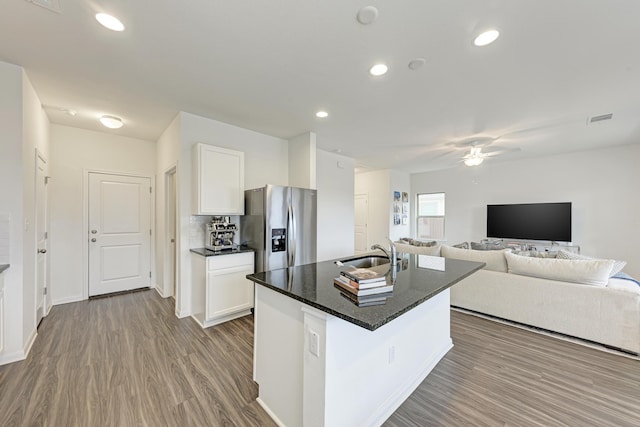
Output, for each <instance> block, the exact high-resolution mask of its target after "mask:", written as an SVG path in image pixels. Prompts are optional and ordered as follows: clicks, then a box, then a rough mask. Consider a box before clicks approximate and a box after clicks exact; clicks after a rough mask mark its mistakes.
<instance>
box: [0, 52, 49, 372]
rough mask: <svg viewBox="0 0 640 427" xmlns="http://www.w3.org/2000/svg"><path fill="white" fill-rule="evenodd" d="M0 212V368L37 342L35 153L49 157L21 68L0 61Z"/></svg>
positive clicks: (42, 122)
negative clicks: (0, 228)
mask: <svg viewBox="0 0 640 427" xmlns="http://www.w3.org/2000/svg"><path fill="white" fill-rule="evenodd" d="M0 93H1V94H2V96H0V129H1V136H2V141H1V142H0V201H1V202H0V213H2V216H3V217H4V218H6V217H9V218H10V225H9V229H10V230H9V233H10V236H9V245H8V246H9V264H10V268H9V270H7V271H6V272H5V279H4V280H5V291H4V298H5V302H4V307H5V314H4V316H5V317H4V325H5V330H4V333H5V348H4V350H3V352H2V354H0V364H4V363H9V362H12V361H16V360H21V359H24V357H25V356H26V354H27V353H28V350H29V348H30V346H31V344H32V343H33V341H34V339H35V337H36V323H35V319H36V310H35V301H36V299H35V266H36V249H35V247H36V241H35V240H36V235H35V228H34V225H35V184H34V183H35V164H36V161H35V159H36V148H38V149H39V150H40V152H41V153H43V154H45V155H46V154H47V153H48V152H49V146H48V144H49V135H48V134H49V120H48V119H47V116H46V114H45V113H44V111H43V110H42V107H41V102H40V100H39V99H38V96H37V95H36V93H35V91H34V90H33V87H32V86H31V83H30V82H29V79H28V77H27V75H26V74H25V73H24V71H23V69H22V68H21V67H18V66H16V65H12V64H7V63H3V62H0Z"/></svg>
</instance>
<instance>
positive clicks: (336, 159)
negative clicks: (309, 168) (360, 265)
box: [316, 150, 355, 261]
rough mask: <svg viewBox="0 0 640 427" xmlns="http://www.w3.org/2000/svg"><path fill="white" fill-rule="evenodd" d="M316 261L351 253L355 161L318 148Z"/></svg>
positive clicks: (352, 249) (352, 246)
mask: <svg viewBox="0 0 640 427" xmlns="http://www.w3.org/2000/svg"><path fill="white" fill-rule="evenodd" d="M316 161H317V168H316V171H317V184H318V261H326V260H329V259H333V258H341V257H345V256H350V255H353V253H354V238H353V233H354V217H353V205H354V203H353V202H354V199H353V189H354V167H355V162H354V160H353V159H350V158H348V157H345V156H341V155H339V154H335V153H329V152H327V151H322V150H318V151H317V153H316Z"/></svg>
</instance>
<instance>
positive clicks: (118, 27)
mask: <svg viewBox="0 0 640 427" xmlns="http://www.w3.org/2000/svg"><path fill="white" fill-rule="evenodd" d="M96 20H97V21H98V22H99V23H100V24H102V26H103V27H106V28H108V29H110V30H113V31H124V24H123V23H122V22H120V20H119V19H118V18H116V17H115V16H111V15H109V14H106V13H96Z"/></svg>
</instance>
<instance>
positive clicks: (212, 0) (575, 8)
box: [0, 0, 640, 172]
mask: <svg viewBox="0 0 640 427" xmlns="http://www.w3.org/2000/svg"><path fill="white" fill-rule="evenodd" d="M33 1H41V2H43V3H45V4H49V3H50V4H51V5H54V6H55V5H56V4H59V7H60V10H59V12H53V11H51V10H48V9H46V8H44V7H40V6H37V5H35V4H33V3H32V2H30V1H28V0H4V1H3V4H2V13H1V14H0V60H1V61H4V62H10V63H14V64H18V65H21V66H23V67H24V68H25V70H26V72H27V75H28V77H29V79H30V81H31V83H32V84H33V86H34V88H35V90H36V92H37V93H38V95H39V96H40V98H41V101H42V103H43V104H44V105H46V106H48V107H53V108H47V109H46V111H47V114H48V115H49V118H50V120H51V122H53V123H59V124H64V125H69V126H75V127H80V128H87V129H94V130H100V131H107V132H112V133H115V134H118V135H123V136H129V137H135V138H142V139H147V140H157V139H158V137H159V136H160V135H161V133H162V132H163V130H164V129H165V128H166V127H167V126H168V125H169V123H170V122H171V120H172V119H173V117H175V115H176V113H177V112H178V111H187V112H190V113H193V114H197V115H201V116H205V117H210V118H212V119H216V120H220V121H223V122H227V123H231V124H234V125H237V126H241V127H244V128H248V129H252V130H255V131H258V132H262V133H265V134H269V135H273V136H277V137H281V138H285V139H288V138H291V137H293V136H296V135H299V134H301V133H304V132H308V131H313V132H316V134H317V144H318V147H319V148H321V149H324V150H327V151H335V152H340V153H342V154H344V155H346V156H349V157H353V158H355V159H356V160H357V164H358V165H359V166H360V167H362V168H365V169H366V168H370V169H377V168H393V169H399V170H405V171H407V172H418V171H426V170H434V169H441V168H446V167H452V166H458V165H460V163H459V160H460V158H461V157H462V156H463V155H464V154H466V152H467V151H468V150H467V151H465V144H460V142H463V143H464V142H465V141H471V140H473V139H475V138H482V139H483V140H484V141H487V140H489V139H493V138H498V137H499V138H498V139H497V140H496V141H495V142H493V143H492V144H491V146H493V147H495V146H498V147H502V148H513V149H518V151H516V150H513V151H510V152H507V153H505V154H503V155H500V156H497V157H495V158H492V159H490V161H487V162H485V163H483V165H481V166H479V167H490V163H491V162H498V161H508V160H511V159H517V158H527V157H539V156H544V155H549V154H554V153H562V152H572V151H577V150H585V149H594V148H599V147H608V146H616V145H626V144H633V143H639V142H640V120H639V119H640V49H639V48H638V46H637V40H638V37H639V34H638V33H639V30H640V19H639V17H640V2H638V1H637V0H597V1H596V0H556V1H531V0H403V1H397V0H369V1H360V0H352V1H345V0H277V1H276V0H272V1H256V0H253V1H249V0H234V1H228V0H227V1H222V0H189V1H175V0H154V1H151V0H136V1H130V0H109V1H107V0H33ZM369 5H372V6H375V7H376V8H377V9H378V12H379V16H378V19H377V20H376V21H375V22H374V23H372V24H370V25H361V24H359V23H358V21H357V20H356V15H357V13H358V11H359V10H360V9H361V8H362V7H365V6H369ZM97 12H107V13H110V14H112V15H115V16H117V17H118V18H119V19H120V20H121V21H122V22H123V23H124V25H125V26H126V30H125V31H124V32H120V33H117V32H112V31H109V30H107V29H105V28H103V27H101V26H100V25H99V24H98V23H97V22H96V21H95V19H94V15H95V14H96V13H97ZM487 28H497V29H499V31H500V34H501V35H500V38H498V40H497V41H496V42H494V43H493V44H490V45H488V46H485V47H476V46H474V45H473V43H472V41H473V38H474V37H475V36H476V35H478V34H479V33H480V32H481V31H482V30H485V29H487ZM414 58H424V59H425V60H426V63H425V65H424V66H423V67H421V68H419V69H417V70H411V69H410V68H409V67H408V63H409V62H410V61H411V60H412V59H414ZM376 62H384V63H386V64H387V65H388V66H389V72H388V73H387V74H386V75H384V76H381V77H373V76H370V75H369V74H368V69H369V68H370V67H371V66H372V65H373V64H374V63H376ZM60 109H74V110H76V111H77V115H76V116H73V117H72V116H69V115H67V114H65V113H64V112H62V111H59V110H60ZM320 109H323V110H326V111H328V112H329V117H327V118H324V119H318V118H316V117H315V112H316V111H318V110H320ZM608 113H612V114H613V118H612V120H607V121H602V122H598V123H593V124H588V123H587V122H588V118H589V117H591V116H597V115H602V114H608ZM102 114H111V115H116V116H119V117H122V119H123V121H124V122H125V126H124V127H123V128H121V129H119V130H115V131H113V130H112V131H109V130H106V129H105V128H103V127H102V126H101V125H100V124H99V123H98V121H97V117H99V116H100V115H102ZM456 147H458V148H456ZM460 147H462V148H460ZM458 167H464V166H458Z"/></svg>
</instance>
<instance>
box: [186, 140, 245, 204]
mask: <svg viewBox="0 0 640 427" xmlns="http://www.w3.org/2000/svg"><path fill="white" fill-rule="evenodd" d="M192 188H193V195H192V201H193V214H194V215H244V153H243V152H241V151H235V150H229V149H227V148H220V147H215V146H213V145H207V144H196V145H194V147H193V182H192Z"/></svg>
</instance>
